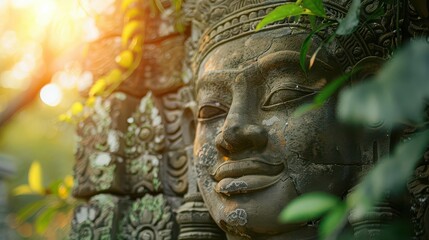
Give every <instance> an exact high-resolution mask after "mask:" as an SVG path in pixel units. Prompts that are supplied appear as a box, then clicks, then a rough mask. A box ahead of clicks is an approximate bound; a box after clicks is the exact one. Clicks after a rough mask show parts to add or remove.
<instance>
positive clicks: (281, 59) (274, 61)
mask: <svg viewBox="0 0 429 240" xmlns="http://www.w3.org/2000/svg"><path fill="white" fill-rule="evenodd" d="M307 58H310V56H308V55H307ZM299 62H300V52H297V51H292V50H283V51H278V52H273V53H269V54H267V55H265V56H262V57H261V58H259V59H258V67H259V69H260V71H261V73H264V72H268V71H270V70H272V69H277V68H291V67H296V68H298V69H299V70H301V67H300V65H299ZM288 63H292V64H293V65H289V64H288ZM313 67H314V68H319V67H322V68H324V69H329V70H333V69H334V68H333V67H332V66H331V65H329V64H328V63H326V62H324V61H322V60H320V59H318V58H316V60H315V64H314V66H313Z"/></svg>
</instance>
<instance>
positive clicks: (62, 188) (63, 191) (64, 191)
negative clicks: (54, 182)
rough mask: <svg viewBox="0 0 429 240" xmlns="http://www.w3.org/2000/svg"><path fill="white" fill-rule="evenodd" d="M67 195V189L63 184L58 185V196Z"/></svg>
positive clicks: (63, 196)
mask: <svg viewBox="0 0 429 240" xmlns="http://www.w3.org/2000/svg"><path fill="white" fill-rule="evenodd" d="M68 196H69V191H68V189H67V188H66V187H65V186H64V185H61V186H59V187H58V197H60V198H61V199H66V198H67V197H68Z"/></svg>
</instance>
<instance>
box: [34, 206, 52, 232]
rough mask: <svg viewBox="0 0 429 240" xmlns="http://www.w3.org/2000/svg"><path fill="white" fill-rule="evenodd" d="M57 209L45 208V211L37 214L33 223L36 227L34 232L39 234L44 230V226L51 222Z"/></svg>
mask: <svg viewBox="0 0 429 240" xmlns="http://www.w3.org/2000/svg"><path fill="white" fill-rule="evenodd" d="M57 212H58V209H57V208H56V207H50V208H47V209H46V210H45V211H43V212H42V213H40V214H39V216H37V218H36V221H35V222H34V225H35V227H36V232H37V233H39V234H43V233H44V232H45V231H46V228H47V227H48V226H49V224H50V223H51V222H52V219H53V218H54V216H55V214H57Z"/></svg>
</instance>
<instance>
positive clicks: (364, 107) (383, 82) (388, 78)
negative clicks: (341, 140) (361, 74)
mask: <svg viewBox="0 0 429 240" xmlns="http://www.w3.org/2000/svg"><path fill="white" fill-rule="evenodd" d="M428 53H429V44H428V43H427V42H426V41H425V40H415V41H413V42H411V43H410V44H408V45H407V46H406V47H405V48H404V49H403V50H401V51H398V52H397V53H396V55H395V56H394V57H393V58H392V59H391V60H390V61H389V62H387V63H386V64H385V65H384V67H383V68H382V69H381V70H380V71H379V72H378V74H377V75H375V77H374V78H373V80H368V81H364V82H362V83H359V84H356V85H355V86H353V87H352V88H350V89H347V90H345V91H342V92H341V94H340V96H339V104H338V111H337V114H338V117H339V118H340V119H342V120H343V121H347V122H350V123H359V124H367V125H371V124H373V123H376V122H384V124H383V126H384V127H385V128H386V129H389V128H391V127H392V126H393V125H394V124H395V123H396V124H397V123H399V122H411V123H415V124H420V123H421V122H422V121H423V118H424V108H425V106H426V102H425V101H426V100H427V99H429V81H428V76H429V67H428V66H429V54H428Z"/></svg>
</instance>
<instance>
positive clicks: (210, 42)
mask: <svg viewBox="0 0 429 240" xmlns="http://www.w3.org/2000/svg"><path fill="white" fill-rule="evenodd" d="M285 2H291V1H290V0H288V1H284V0H283V1H281V0H194V1H191V2H188V3H187V6H186V8H187V11H186V12H187V14H188V15H189V14H191V16H190V17H191V18H192V19H193V25H192V37H191V41H192V43H191V44H192V45H193V50H194V54H193V59H192V62H194V63H195V64H194V66H193V69H194V71H195V70H196V68H197V67H198V64H199V63H201V61H202V60H203V58H204V57H205V56H206V55H207V54H208V53H209V52H210V51H211V50H213V49H214V48H216V47H217V46H219V45H221V44H223V43H225V42H228V41H231V40H234V39H237V38H240V37H243V36H246V35H249V34H252V33H254V32H255V28H256V25H257V24H258V23H259V21H261V20H262V19H263V18H264V17H265V16H266V15H267V14H268V13H269V12H270V11H272V10H273V9H274V8H276V7H278V6H280V5H282V4H284V3H285ZM351 2H352V1H351V0H327V1H324V5H325V8H326V13H327V16H328V17H331V18H336V19H338V18H343V17H344V16H345V15H346V13H347V10H348V9H349V6H350V4H351ZM398 7H399V6H397V5H396V6H393V5H388V4H385V3H382V1H378V0H363V1H362V7H361V15H360V18H361V19H360V20H361V25H360V26H359V28H358V29H357V30H356V31H355V32H354V33H353V34H350V35H347V36H341V37H337V38H336V41H333V43H332V44H330V45H329V46H328V50H329V51H330V52H331V53H332V54H333V55H334V56H335V57H336V58H337V60H338V62H339V63H340V64H341V65H342V67H343V69H344V70H346V71H348V70H350V68H351V67H353V66H354V65H355V64H356V63H357V62H359V61H360V60H362V59H363V58H365V57H367V56H378V57H381V58H386V57H387V56H388V55H389V54H390V52H391V50H392V49H394V47H395V46H396V45H397V43H398V41H400V36H399V34H396V32H397V30H398V29H399V28H400V26H398V25H397V24H398V23H399V21H396V19H400V17H401V16H398V14H399V11H396V10H397V8H398ZM380 10H382V11H383V12H384V15H383V16H382V17H378V18H374V15H375V14H376V12H377V11H380ZM286 27H287V28H288V29H291V30H292V31H291V34H294V33H297V32H308V33H310V32H311V27H310V23H309V21H308V18H307V17H301V18H299V19H298V18H289V19H285V20H282V21H278V22H275V23H273V24H270V25H268V26H266V27H264V28H263V29H262V30H260V31H270V30H273V29H278V28H286ZM332 33H333V29H328V30H326V31H323V32H320V33H319V34H318V35H319V36H320V37H321V38H322V39H326V38H327V37H328V36H329V35H331V34H332Z"/></svg>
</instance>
